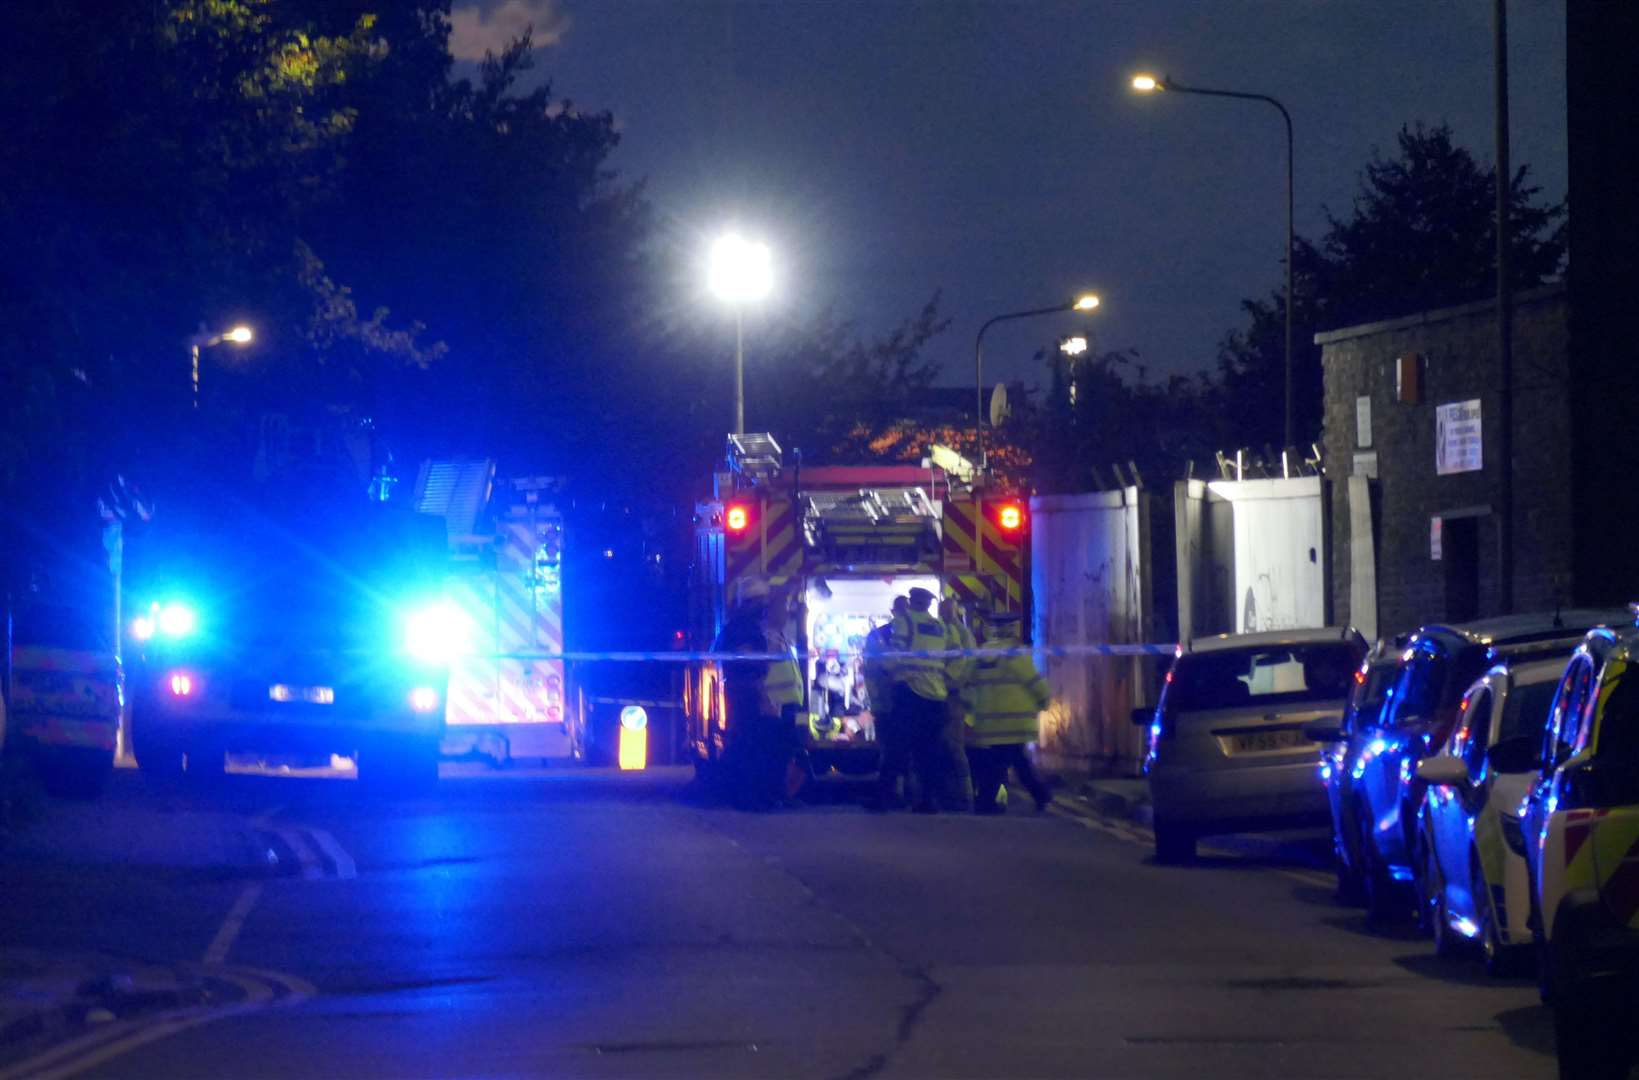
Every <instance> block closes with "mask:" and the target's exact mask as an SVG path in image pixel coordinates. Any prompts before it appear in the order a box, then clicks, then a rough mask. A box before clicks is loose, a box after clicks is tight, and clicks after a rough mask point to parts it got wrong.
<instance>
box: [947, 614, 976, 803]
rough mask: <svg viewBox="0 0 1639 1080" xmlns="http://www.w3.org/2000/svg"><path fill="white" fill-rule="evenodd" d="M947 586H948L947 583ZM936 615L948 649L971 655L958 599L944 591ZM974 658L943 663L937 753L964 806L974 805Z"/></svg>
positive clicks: (970, 634) (973, 646)
mask: <svg viewBox="0 0 1639 1080" xmlns="http://www.w3.org/2000/svg"><path fill="white" fill-rule="evenodd" d="M947 589H948V586H947ZM939 618H940V620H941V621H942V622H944V624H945V648H946V649H947V650H949V651H951V652H965V653H969V654H971V653H972V652H973V651H974V650H976V649H977V648H978V647H979V643H978V641H977V640H976V639H975V638H974V636H973V631H972V630H971V629H970V628H969V627H968V625H967V613H966V612H965V611H963V610H962V605H961V602H960V601H958V600H957V599H956V597H955V596H954V595H952V594H950V593H948V592H947V594H946V596H945V599H944V600H942V601H941V602H940V604H939ZM973 670H974V657H973V656H972V655H968V656H953V657H951V658H950V659H949V660H947V661H946V662H945V678H946V681H947V683H948V684H949V687H950V698H949V708H948V715H947V716H946V718H945V730H944V732H943V733H942V735H941V737H940V746H939V756H940V758H941V759H942V760H943V762H944V765H943V768H945V769H948V770H949V775H948V778H947V783H948V785H949V788H950V795H951V797H952V799H953V800H954V801H955V802H956V804H957V805H959V806H961V807H962V808H963V809H971V808H972V806H973V776H972V772H971V770H970V769H969V767H968V759H967V751H966V743H967V733H968V730H969V728H970V727H971V726H972V724H973V696H972V692H971V686H970V684H971V682H972V680H973Z"/></svg>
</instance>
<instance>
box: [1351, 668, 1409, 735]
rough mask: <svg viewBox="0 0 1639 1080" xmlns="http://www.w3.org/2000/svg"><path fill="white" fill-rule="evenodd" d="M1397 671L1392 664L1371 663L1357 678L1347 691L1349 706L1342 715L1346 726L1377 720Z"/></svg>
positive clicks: (1352, 726)
mask: <svg viewBox="0 0 1639 1080" xmlns="http://www.w3.org/2000/svg"><path fill="white" fill-rule="evenodd" d="M1398 671H1399V668H1398V667H1397V666H1396V665H1394V664H1373V665H1372V666H1371V667H1369V668H1367V669H1366V676H1365V678H1364V679H1357V680H1356V682H1355V684H1354V689H1352V690H1351V691H1349V708H1348V712H1347V714H1346V715H1345V717H1344V726H1345V727H1346V728H1348V729H1353V728H1354V727H1356V726H1358V725H1361V724H1371V723H1374V722H1375V721H1376V720H1377V716H1378V713H1380V712H1382V710H1383V702H1384V701H1385V700H1387V698H1388V694H1389V687H1390V686H1392V685H1394V676H1395V674H1396V673H1397V672H1398Z"/></svg>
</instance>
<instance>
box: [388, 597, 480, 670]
mask: <svg viewBox="0 0 1639 1080" xmlns="http://www.w3.org/2000/svg"><path fill="white" fill-rule="evenodd" d="M475 633H476V630H475V628H474V626H473V622H472V619H471V618H469V617H468V616H467V613H466V612H464V611H462V610H461V609H460V608H459V607H457V606H456V605H455V604H454V603H452V602H450V601H448V600H443V601H440V602H438V603H436V604H431V605H429V606H427V607H424V608H421V609H420V610H418V611H415V612H412V613H411V614H410V616H409V617H408V618H407V619H405V620H404V648H405V650H406V651H407V652H408V653H409V654H410V655H411V656H413V657H414V658H415V659H417V660H421V661H425V662H427V663H436V664H447V663H449V662H450V661H451V660H454V659H455V658H456V657H457V656H461V655H463V654H465V653H469V652H471V651H472V649H473V638H474V635H475Z"/></svg>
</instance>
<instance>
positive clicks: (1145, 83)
mask: <svg viewBox="0 0 1639 1080" xmlns="http://www.w3.org/2000/svg"><path fill="white" fill-rule="evenodd" d="M1132 88H1133V89H1134V90H1136V91H1138V92H1139V93H1141V94H1155V93H1160V92H1162V91H1166V92H1167V93H1171V94H1199V95H1201V96H1203V97H1225V98H1239V99H1240V100H1242V101H1261V102H1263V103H1264V104H1266V105H1273V106H1274V107H1275V108H1277V109H1279V110H1280V116H1281V119H1282V120H1284V121H1285V122H1286V413H1285V415H1286V441H1285V442H1284V443H1282V444H1281V460H1282V461H1283V462H1284V461H1285V460H1286V451H1287V449H1289V448H1290V447H1291V446H1292V445H1293V443H1292V247H1293V238H1292V114H1291V113H1289V112H1287V111H1286V106H1284V105H1282V104H1281V103H1280V102H1278V101H1276V100H1275V99H1274V98H1272V97H1270V96H1269V95H1268V94H1248V93H1245V92H1243V91H1240V90H1208V89H1205V88H1204V87H1199V86H1185V85H1183V84H1182V83H1180V82H1177V81H1176V80H1174V79H1173V78H1172V77H1171V76H1170V75H1166V76H1160V77H1157V76H1155V75H1151V74H1149V73H1147V72H1145V73H1141V74H1138V75H1134V76H1133V80H1132Z"/></svg>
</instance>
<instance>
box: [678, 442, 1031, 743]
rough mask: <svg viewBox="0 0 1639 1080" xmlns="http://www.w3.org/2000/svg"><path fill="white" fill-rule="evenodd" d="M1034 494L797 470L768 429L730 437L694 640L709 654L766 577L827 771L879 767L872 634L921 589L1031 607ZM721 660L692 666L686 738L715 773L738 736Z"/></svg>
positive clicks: (912, 472) (702, 562) (902, 475)
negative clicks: (871, 685) (732, 614)
mask: <svg viewBox="0 0 1639 1080" xmlns="http://www.w3.org/2000/svg"><path fill="white" fill-rule="evenodd" d="M1028 551H1029V521H1028V515H1027V512H1026V509H1025V504H1024V502H1023V500H1021V499H1018V498H1015V497H1009V496H999V495H995V494H990V493H984V492H980V491H975V490H973V489H972V488H969V487H966V486H964V485H961V484H957V483H953V481H952V478H951V477H950V476H949V475H948V474H945V473H943V472H942V471H940V470H938V469H935V468H920V467H918V466H915V465H866V466H843V467H839V466H827V467H819V468H813V467H810V468H804V467H802V466H801V465H800V463H797V464H795V465H792V466H787V465H786V463H785V461H784V458H783V454H782V453H781V450H780V447H779V444H778V443H776V442H775V441H774V439H773V437H772V436H769V435H766V434H748V435H731V436H730V437H729V449H728V458H727V468H726V469H725V470H723V471H720V472H718V473H717V474H716V475H715V476H714V478H713V493H712V498H711V499H709V500H707V501H704V502H701V503H699V504H698V505H697V507H696V510H695V551H694V567H693V575H692V584H691V595H690V613H689V617H690V628H691V634H690V637H691V643H692V645H693V647H694V648H695V649H697V650H702V651H704V650H709V649H710V648H711V645H712V642H713V641H714V640H715V638H716V636H717V633H718V631H719V630H720V629H721V628H722V625H723V623H724V620H725V618H726V617H727V614H728V612H729V611H730V610H731V609H732V607H733V605H734V603H735V601H736V599H737V597H738V595H739V594H740V593H741V591H742V590H743V589H744V587H745V583H747V582H749V581H752V580H757V579H760V580H762V581H765V582H766V583H767V584H768V586H769V594H770V597H771V605H772V609H773V611H774V613H775V614H774V615H773V616H772V619H773V621H774V622H775V624H776V628H778V624H779V623H780V622H782V621H783V622H784V630H785V634H786V638H787V640H788V641H790V642H791V643H792V644H793V645H794V646H795V647H796V650H797V654H798V656H799V658H800V667H801V668H802V671H803V675H804V679H803V682H804V688H805V689H804V693H805V698H806V706H805V709H804V710H803V715H804V717H805V730H804V731H803V733H802V738H803V743H804V745H805V746H806V748H807V751H808V758H809V761H810V763H811V765H812V768H813V772H814V774H815V775H816V776H822V775H824V774H826V773H829V772H831V771H833V770H838V771H842V772H848V773H857V772H870V771H872V770H874V769H875V767H876V761H877V747H876V741H875V725H874V722H873V720H872V716H871V702H870V700H869V697H868V695H867V693H866V692H865V684H864V678H863V675H862V651H863V646H864V642H865V637H866V635H867V634H868V633H870V631H871V630H872V629H874V628H875V627H877V626H880V625H881V624H882V623H884V622H887V621H888V620H889V619H890V618H891V609H892V604H893V600H894V597H896V596H902V595H904V594H905V593H907V592H909V591H910V590H911V589H912V588H916V587H918V586H920V587H921V588H925V589H927V590H929V591H930V592H932V593H934V594H935V595H939V596H945V597H953V598H955V599H957V600H959V601H961V602H962V603H963V604H964V605H966V606H967V607H969V608H970V609H972V608H984V609H991V610H1007V611H1019V612H1021V613H1023V612H1024V605H1025V601H1026V597H1027V595H1028V590H1027V587H1026V582H1027V580H1028V579H1027V574H1028V568H1027V566H1026V561H1027V555H1028ZM723 700H724V699H723V687H722V670H721V667H720V666H719V665H718V664H716V663H714V662H703V663H699V664H696V665H693V666H692V667H691V668H690V671H689V676H688V678H687V679H686V680H685V686H684V710H685V716H686V726H687V733H688V734H687V742H688V746H689V750H690V753H691V754H692V756H693V758H694V760H695V762H696V764H697V767H699V768H700V769H702V770H703V771H710V770H711V768H712V767H713V766H714V765H715V763H716V762H718V761H719V760H720V758H721V757H722V755H723V753H724V752H725V750H726V749H727V747H728V746H729V745H730V744H731V743H732V742H733V739H734V734H735V733H734V731H733V730H732V726H731V723H730V718H729V717H728V716H727V715H726V710H725V709H724V705H723Z"/></svg>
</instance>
